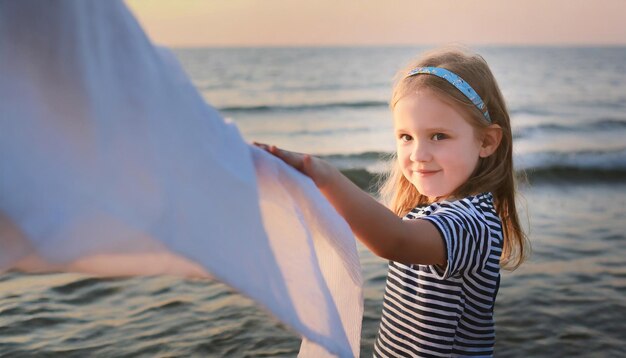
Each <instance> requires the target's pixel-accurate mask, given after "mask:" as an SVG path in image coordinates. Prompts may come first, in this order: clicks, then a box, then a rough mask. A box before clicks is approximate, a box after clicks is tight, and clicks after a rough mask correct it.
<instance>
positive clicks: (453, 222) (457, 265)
mask: <svg viewBox="0 0 626 358" xmlns="http://www.w3.org/2000/svg"><path fill="white" fill-rule="evenodd" d="M420 219H423V220H428V221H430V222H431V223H433V224H434V225H435V227H436V228H437V230H438V231H439V233H440V234H441V237H442V238H443V241H444V245H445V247H446V257H447V264H446V267H445V269H442V268H441V267H439V266H431V268H432V272H433V273H434V274H435V275H436V276H438V277H439V278H440V279H448V278H450V277H458V276H461V275H463V274H464V273H468V272H477V271H480V270H482V269H483V268H484V267H485V265H486V263H487V259H488V257H489V252H490V250H491V247H490V242H491V240H490V239H489V228H488V227H487V225H486V223H485V220H484V217H483V215H482V213H481V212H480V211H478V210H477V209H476V208H475V207H474V205H473V204H472V203H471V202H470V201H469V200H466V199H463V200H459V201H455V202H452V203H445V204H444V205H442V206H441V207H440V208H438V210H436V211H435V212H433V213H432V214H431V215H428V216H424V217H421V218H420Z"/></svg>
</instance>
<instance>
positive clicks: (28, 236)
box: [0, 0, 363, 357]
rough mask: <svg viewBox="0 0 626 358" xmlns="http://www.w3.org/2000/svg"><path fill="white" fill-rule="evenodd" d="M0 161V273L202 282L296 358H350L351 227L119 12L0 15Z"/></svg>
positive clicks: (57, 4) (29, 8)
mask: <svg viewBox="0 0 626 358" xmlns="http://www.w3.org/2000/svg"><path fill="white" fill-rule="evenodd" d="M209 26H210V25H209ZM0 156H1V157H0V248H1V249H0V271H1V270H6V269H10V268H20V269H26V270H38V271H43V270H65V271H81V272H88V273H95V274H103V275H139V274H177V275H185V276H207V275H208V274H209V273H210V274H211V275H213V276H214V277H216V278H217V279H219V280H221V281H223V282H225V283H226V284H228V285H230V286H232V287H233V288H235V289H237V290H238V291H240V292H242V293H243V294H245V295H247V296H249V297H251V298H252V299H254V300H255V301H256V302H258V303H259V304H260V305H261V306H263V307H265V308H266V309H268V310H269V311H270V312H271V313H273V314H274V315H275V316H276V317H277V318H278V319H280V320H282V321H283V322H284V323H286V324H287V325H289V326H290V327H292V328H293V329H294V330H296V331H297V332H299V333H300V334H301V335H302V337H303V343H302V347H301V352H300V355H301V356H310V357H320V356H330V355H337V356H357V355H358V352H359V339H360V329H361V317H362V310H363V304H362V293H361V273H360V266H359V261H358V256H357V252H356V245H355V241H354V238H353V236H352V233H351V232H350V229H349V227H348V226H347V224H346V223H345V222H344V221H343V220H342V219H341V218H340V217H339V215H338V214H337V213H336V212H335V211H334V209H333V208H332V207H331V206H330V205H329V204H328V202H326V201H325V199H324V198H323V197H322V196H321V195H320V193H319V191H318V190H317V189H316V188H315V186H314V185H313V183H312V182H311V181H310V180H309V179H308V178H306V177H304V176H303V175H301V174H300V173H298V172H297V171H295V170H294V169H292V168H290V167H287V166H286V165H285V164H283V163H282V162H280V161H279V160H278V159H276V158H274V157H272V156H271V155H269V154H267V153H265V152H263V151H261V150H258V149H257V148H254V147H251V146H250V145H248V144H246V143H245V142H244V141H243V140H242V138H241V136H240V134H239V132H238V130H237V128H236V127H235V126H234V125H233V124H228V123H225V122H224V120H223V119H222V118H221V117H220V115H219V114H218V113H217V112H216V111H215V110H214V109H213V108H211V107H210V106H208V105H207V104H206V103H205V102H204V101H203V100H202V98H201V97H200V95H199V94H198V93H197V91H196V90H195V88H194V87H193V86H192V85H191V83H190V81H189V80H188V78H187V77H186V75H185V74H184V73H183V71H182V70H181V68H180V66H179V65H178V63H177V61H176V59H175V58H174V57H173V56H172V55H171V54H170V53H169V52H167V51H165V50H161V49H157V48H155V47H154V46H152V45H151V43H150V42H149V40H148V39H147V38H146V36H145V35H144V33H143V31H142V30H141V28H140V27H139V26H138V24H137V23H136V21H135V19H134V18H133V17H132V15H131V14H130V13H129V12H128V10H127V9H126V7H125V6H124V4H123V3H121V2H119V1H80V0H76V1H65V0H61V1H45V2H44V1H31V0H20V1H9V0H6V1H5V0H3V1H0ZM331 353H332V354H331Z"/></svg>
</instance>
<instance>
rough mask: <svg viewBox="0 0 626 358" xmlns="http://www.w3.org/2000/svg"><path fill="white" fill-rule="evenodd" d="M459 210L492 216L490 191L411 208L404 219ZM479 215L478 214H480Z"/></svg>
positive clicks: (492, 206) (492, 205)
mask: <svg viewBox="0 0 626 358" xmlns="http://www.w3.org/2000/svg"><path fill="white" fill-rule="evenodd" d="M451 212H460V213H465V214H470V215H471V216H475V215H476V214H482V215H488V216H493V215H496V216H497V214H496V210H495V206H494V204H493V194H492V193H491V192H484V193H479V194H476V195H470V196H466V197H464V198H460V199H459V198H454V199H446V200H443V201H440V202H436V203H432V204H429V205H425V206H417V207H415V208H413V209H412V210H411V211H410V212H409V213H407V215H406V216H405V217H404V219H408V220H410V219H416V218H420V217H424V216H430V215H433V214H435V213H451ZM482 215H480V216H482Z"/></svg>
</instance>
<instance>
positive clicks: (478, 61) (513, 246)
mask: <svg viewBox="0 0 626 358" xmlns="http://www.w3.org/2000/svg"><path fill="white" fill-rule="evenodd" d="M416 67H440V68H445V69H447V70H449V71H452V72H454V73H456V74H457V75H459V76H460V77H461V78H463V79H464V80H465V81H466V82H467V83H469V84H470V86H472V88H474V90H475V91H476V92H477V93H478V95H479V96H480V97H481V98H482V99H483V101H484V103H485V106H486V107H487V109H488V111H489V115H490V117H491V121H492V123H493V124H497V125H499V126H500V127H501V128H502V140H501V142H500V145H499V146H498V148H497V149H496V151H495V152H494V153H493V154H492V155H490V156H489V157H486V158H480V159H479V162H478V165H477V167H476V170H475V171H474V173H472V175H471V176H470V178H469V179H468V180H467V181H466V182H465V183H464V184H462V185H461V186H460V187H458V188H457V189H456V190H455V191H454V192H453V193H452V196H454V197H466V196H469V195H473V194H478V193H481V192H492V193H493V196H494V204H495V207H496V212H497V213H498V216H499V217H500V219H501V220H502V229H503V233H504V243H503V248H502V255H501V258H500V264H501V266H502V267H503V268H505V269H511V270H514V269H516V268H517V267H519V266H520V265H521V264H522V263H523V262H524V260H525V259H526V257H527V255H528V252H529V251H530V244H529V242H528V238H527V237H526V234H525V233H524V231H523V230H522V228H521V226H520V222H519V218H518V214H517V209H516V207H515V196H516V192H517V190H516V181H515V175H514V170H513V153H512V151H513V136H512V134H511V123H510V118H509V113H508V111H507V108H506V104H505V102H504V98H503V97H502V94H501V92H500V89H499V88H498V84H497V82H496V79H495V78H494V76H493V74H492V73H491V70H490V69H489V66H488V65H487V62H486V61H485V60H484V59H483V58H482V57H481V56H480V55H478V54H475V53H471V52H469V51H468V50H465V49H462V48H458V47H454V48H443V49H438V50H434V51H431V52H427V53H425V54H424V55H422V56H421V57H420V58H419V59H418V60H417V61H415V62H414V63H412V64H411V65H410V66H408V67H407V68H405V69H403V70H401V71H400V72H398V74H397V76H396V80H395V83H394V86H393V93H392V97H391V101H390V103H389V106H390V108H391V110H392V111H393V109H394V108H395V105H396V104H397V103H398V101H399V100H400V99H401V98H402V97H404V96H406V95H407V94H410V93H415V92H416V91H417V90H418V89H425V88H427V89H429V90H431V91H433V92H434V93H435V94H436V95H438V96H439V97H440V98H442V99H443V100H444V101H446V102H448V103H450V104H451V105H453V106H455V107H457V108H458V109H460V110H461V111H462V113H465V114H466V116H465V117H466V118H468V119H469V123H470V124H471V125H472V126H473V127H474V129H475V130H476V131H477V133H480V131H481V130H484V129H485V128H486V127H488V126H489V124H490V123H488V122H487V121H486V120H485V117H484V115H483V113H482V112H481V111H480V110H479V109H478V108H477V107H476V106H475V105H474V104H473V103H472V102H471V101H470V100H469V99H468V98H467V97H465V95H463V94H462V93H461V92H460V91H459V90H458V89H456V88H455V87H454V86H452V85H451V84H450V83H448V82H447V81H446V80H445V79H442V78H439V77H437V76H432V75H416V76H411V77H407V74H408V72H409V71H410V70H412V69H414V68H416ZM391 166H392V168H391V170H390V171H389V173H388V174H387V175H386V176H385V177H383V178H382V181H383V184H382V186H381V188H380V194H381V198H382V199H383V200H384V201H386V203H387V205H388V206H389V207H390V208H391V210H393V211H394V212H395V213H396V214H397V215H399V216H404V215H406V213H408V212H409V211H410V210H411V209H413V208H414V207H416V206H418V205H426V204H429V202H428V198H427V197H426V196H424V195H422V194H420V193H419V192H418V191H417V189H416V188H415V187H414V186H413V184H411V183H410V182H409V181H408V180H407V179H406V178H405V177H404V175H403V174H402V170H401V168H400V165H399V163H398V161H397V159H396V158H395V155H394V156H392V163H391Z"/></svg>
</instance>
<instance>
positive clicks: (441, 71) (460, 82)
mask: <svg viewBox="0 0 626 358" xmlns="http://www.w3.org/2000/svg"><path fill="white" fill-rule="evenodd" d="M419 74H428V75H435V76H437V77H440V78H443V79H444V80H446V81H448V82H449V83H450V84H451V85H453V86H454V87H456V89H458V90H459V91H461V93H463V94H464V95H465V97H467V98H468V99H469V100H470V101H472V103H474V106H476V108H478V109H479V110H480V111H481V112H482V113H483V116H485V119H487V122H489V123H491V117H489V111H487V106H485V103H484V102H483V100H482V98H480V96H479V95H478V93H476V91H474V89H473V88H472V86H470V85H469V83H467V82H465V80H464V79H462V78H461V77H459V76H458V75H457V74H456V73H454V72H451V71H448V70H446V69H445V68H441V67H418V68H414V69H412V70H411V71H410V72H409V73H408V74H407V75H406V77H411V76H415V75H419Z"/></svg>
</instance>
